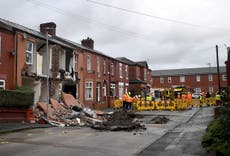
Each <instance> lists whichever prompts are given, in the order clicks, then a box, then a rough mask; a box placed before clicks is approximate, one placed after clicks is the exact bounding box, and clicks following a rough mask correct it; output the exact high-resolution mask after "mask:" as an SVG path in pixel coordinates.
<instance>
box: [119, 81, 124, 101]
mask: <svg viewBox="0 0 230 156" xmlns="http://www.w3.org/2000/svg"><path fill="white" fill-rule="evenodd" d="M123 94H124V83H122V82H119V99H122V95H123Z"/></svg>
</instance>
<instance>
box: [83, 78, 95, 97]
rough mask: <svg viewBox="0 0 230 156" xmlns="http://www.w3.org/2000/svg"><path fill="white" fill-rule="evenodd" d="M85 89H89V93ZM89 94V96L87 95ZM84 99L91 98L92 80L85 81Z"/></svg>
mask: <svg viewBox="0 0 230 156" xmlns="http://www.w3.org/2000/svg"><path fill="white" fill-rule="evenodd" d="M87 84H90V85H89V86H87ZM87 89H90V93H89V94H87ZM90 94H91V97H89V96H88V95H90ZM85 100H93V81H87V82H85Z"/></svg>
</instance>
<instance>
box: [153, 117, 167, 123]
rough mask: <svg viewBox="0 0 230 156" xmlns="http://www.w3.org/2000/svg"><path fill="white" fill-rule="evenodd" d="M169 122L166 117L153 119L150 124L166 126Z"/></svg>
mask: <svg viewBox="0 0 230 156" xmlns="http://www.w3.org/2000/svg"><path fill="white" fill-rule="evenodd" d="M168 121H169V118H167V117H165V116H156V117H154V118H152V119H151V120H150V122H149V124H166V123H167V122H168Z"/></svg>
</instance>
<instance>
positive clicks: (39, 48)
mask: <svg viewBox="0 0 230 156" xmlns="http://www.w3.org/2000/svg"><path fill="white" fill-rule="evenodd" d="M47 28H49V29H47ZM40 29H41V32H38V31H34V30H32V29H29V28H26V27H24V26H21V25H19V24H16V23H13V22H10V21H7V20H4V19H1V18H0V85H1V86H0V87H1V89H7V90H13V89H15V87H16V86H19V87H20V86H27V87H30V88H32V89H33V90H34V91H35V96H34V104H36V102H38V101H46V102H47V100H48V96H47V95H49V97H53V98H55V99H58V98H59V97H60V92H61V91H62V90H64V89H65V86H66V85H70V84H71V85H72V87H73V88H75V90H76V83H77V79H78V78H77V75H76V73H77V71H76V64H75V62H76V61H75V60H76V59H75V58H76V51H75V50H76V49H75V47H73V46H72V44H70V43H66V42H62V41H60V40H59V39H58V38H57V37H56V24H55V23H52V22H51V23H45V24H41V25H40ZM46 30H47V35H48V47H47V48H46V45H47V44H46V39H47V36H46ZM60 71H61V72H60ZM63 71H64V72H63ZM47 75H48V76H47ZM47 77H48V78H49V81H48V85H47ZM48 92H49V94H48ZM3 110H4V108H1V113H0V118H1V115H3V116H4V117H7V114H4V112H3ZM8 111H9V110H8ZM16 114H17V113H14V116H15V118H17V115H16ZM18 115H19V116H20V114H18ZM19 116H18V119H23V117H22V116H21V117H19Z"/></svg>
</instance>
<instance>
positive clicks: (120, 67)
mask: <svg viewBox="0 0 230 156" xmlns="http://www.w3.org/2000/svg"><path fill="white" fill-rule="evenodd" d="M119 76H120V78H121V79H122V78H123V74H122V63H119Z"/></svg>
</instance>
